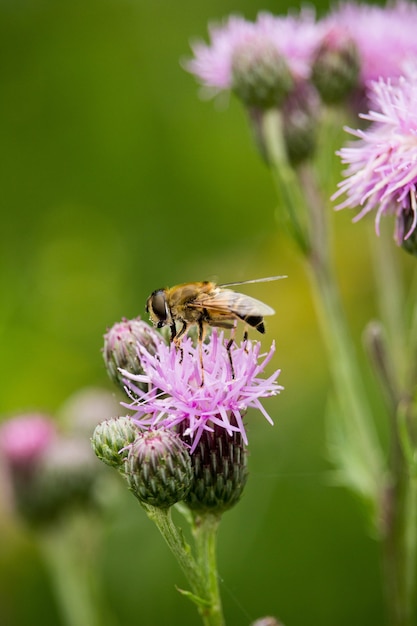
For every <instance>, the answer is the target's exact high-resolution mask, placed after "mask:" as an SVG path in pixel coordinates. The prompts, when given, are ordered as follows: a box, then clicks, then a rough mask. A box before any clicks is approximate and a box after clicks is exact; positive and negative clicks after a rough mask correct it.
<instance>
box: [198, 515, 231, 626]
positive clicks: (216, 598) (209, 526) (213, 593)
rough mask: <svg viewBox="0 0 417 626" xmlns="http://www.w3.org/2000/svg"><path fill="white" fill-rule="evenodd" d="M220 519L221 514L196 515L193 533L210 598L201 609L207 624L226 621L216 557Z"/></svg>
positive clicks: (222, 624) (215, 624) (217, 625)
mask: <svg viewBox="0 0 417 626" xmlns="http://www.w3.org/2000/svg"><path fill="white" fill-rule="evenodd" d="M220 519H221V516H220V515H218V514H211V513H205V514H202V515H196V516H195V517H194V520H195V521H194V527H193V534H194V538H195V544H196V550H197V555H198V556H197V558H198V563H199V564H200V571H201V573H202V575H203V578H204V587H205V589H206V590H207V594H208V598H209V606H208V607H207V608H202V609H201V610H200V614H201V616H202V618H203V623H204V625H205V626H224V623H225V622H224V618H223V610H222V604H221V598H220V590H219V579H218V574H217V557H216V539H217V529H218V527H219V523H220Z"/></svg>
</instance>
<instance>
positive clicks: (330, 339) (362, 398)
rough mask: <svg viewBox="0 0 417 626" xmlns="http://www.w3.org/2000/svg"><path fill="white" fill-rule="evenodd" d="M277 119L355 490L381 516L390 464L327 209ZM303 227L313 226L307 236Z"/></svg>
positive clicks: (270, 148)
mask: <svg viewBox="0 0 417 626" xmlns="http://www.w3.org/2000/svg"><path fill="white" fill-rule="evenodd" d="M276 119H278V120H280V114H279V112H276V111H268V112H267V113H266V114H265V120H264V142H265V146H266V149H267V154H268V158H269V164H270V167H271V168H272V173H273V176H274V180H275V182H276V185H277V188H278V193H279V196H280V199H281V201H285V203H286V204H285V207H282V210H286V211H287V212H288V215H289V218H290V223H291V224H292V225H293V224H296V225H297V227H293V229H292V234H293V238H294V240H295V242H296V243H297V245H298V247H299V249H300V251H301V252H302V253H303V256H304V258H305V260H306V261H307V268H308V275H309V278H310V281H311V285H312V292H313V295H314V300H315V304H316V308H317V312H318V319H319V323H320V325H321V329H322V334H323V338H324V342H325V346H326V348H327V353H328V358H329V365H330V373H331V376H332V380H333V386H334V389H335V393H336V398H337V400H338V408H339V414H340V419H341V420H342V421H343V423H342V425H343V431H344V434H345V437H346V442H345V445H346V446H348V447H349V448H350V451H349V452H350V458H351V459H354V460H355V463H356V467H355V468H354V471H353V474H352V475H353V476H355V480H356V484H354V485H351V486H354V487H355V489H356V490H357V491H359V492H360V493H361V494H362V495H363V496H365V497H366V499H367V500H368V501H370V502H371V503H372V505H373V508H374V511H375V512H376V511H377V510H378V507H379V502H380V495H381V491H382V484H383V479H384V478H385V471H384V460H383V455H382V452H381V449H380V444H379V441H378V438H377V435H376V431H375V426H374V423H373V419H372V413H371V410H370V407H369V404H368V400H367V396H366V392H365V389H364V386H363V383H362V380H361V376H360V372H359V368H358V363H357V359H356V355H355V352H354V349H353V342H352V340H351V338H350V335H349V332H348V329H347V323H346V320H345V317H344V312H343V307H342V304H341V301H340V295H339V290H338V287H337V282H336V279H335V277H334V275H333V272H332V267H331V261H330V255H329V245H328V236H327V224H326V211H325V206H324V205H323V202H322V199H321V194H320V192H319V190H318V189H317V184H316V178H315V176H314V175H313V174H312V172H311V169H310V168H309V166H304V167H303V168H300V169H299V172H298V176H297V174H296V172H295V171H294V170H293V169H292V168H291V166H290V164H289V163H288V160H287V158H286V154H285V149H284V146H283V135H282V132H281V126H280V124H279V122H277V121H276ZM300 224H307V225H308V229H307V231H306V229H305V227H301V226H300ZM300 233H301V234H300Z"/></svg>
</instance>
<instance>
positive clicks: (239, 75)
mask: <svg viewBox="0 0 417 626" xmlns="http://www.w3.org/2000/svg"><path fill="white" fill-rule="evenodd" d="M292 84H293V79H292V76H291V73H290V70H289V68H288V65H287V62H286V60H285V58H284V57H283V55H282V54H280V53H279V51H278V50H277V49H276V47H275V46H274V45H273V44H272V43H271V42H269V41H267V40H266V41H263V40H261V39H257V40H256V41H252V42H250V41H249V42H246V43H245V44H244V45H241V46H239V47H238V48H237V49H236V50H235V52H234V54H233V59H232V90H233V91H234V92H235V94H236V95H237V96H238V98H240V100H242V102H243V103H244V104H245V105H246V106H247V107H249V108H258V109H261V110H266V109H270V108H272V107H277V106H280V105H281V103H282V101H283V99H284V98H285V96H286V95H287V93H288V92H289V91H290V89H291V87H292Z"/></svg>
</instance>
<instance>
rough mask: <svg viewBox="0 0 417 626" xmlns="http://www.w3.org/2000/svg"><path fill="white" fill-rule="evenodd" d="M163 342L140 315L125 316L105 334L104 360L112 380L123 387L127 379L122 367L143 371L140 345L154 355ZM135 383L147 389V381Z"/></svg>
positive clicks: (137, 371) (138, 372)
mask: <svg viewBox="0 0 417 626" xmlns="http://www.w3.org/2000/svg"><path fill="white" fill-rule="evenodd" d="M161 341H162V339H161V336H160V335H159V334H158V333H157V332H156V331H155V330H154V329H153V328H152V327H151V326H149V324H147V323H146V322H144V321H143V320H141V319H140V317H137V318H135V319H132V320H127V319H123V320H122V321H121V322H118V323H116V324H114V325H113V326H112V327H111V328H110V329H109V330H108V332H107V333H106V334H105V335H104V348H103V357H104V362H105V365H106V369H107V372H108V374H109V376H110V378H111V380H112V381H113V382H114V383H116V385H118V387H120V388H121V389H123V390H124V388H125V381H124V376H123V374H122V373H121V372H120V369H123V370H126V371H128V372H129V373H130V374H143V373H144V371H143V368H142V365H141V361H140V355H139V351H138V345H140V346H142V347H143V348H144V349H145V350H147V352H149V353H150V354H151V355H154V354H155V353H156V351H157V346H158V343H160V342H161ZM135 385H137V386H138V387H139V388H140V389H142V390H143V391H145V392H146V391H147V390H148V385H147V384H146V383H141V382H135Z"/></svg>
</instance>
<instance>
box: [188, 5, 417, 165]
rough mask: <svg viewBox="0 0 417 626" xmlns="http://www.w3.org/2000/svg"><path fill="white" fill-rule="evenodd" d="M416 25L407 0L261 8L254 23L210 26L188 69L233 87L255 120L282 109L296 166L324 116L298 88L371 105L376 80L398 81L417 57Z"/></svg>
mask: <svg viewBox="0 0 417 626" xmlns="http://www.w3.org/2000/svg"><path fill="white" fill-rule="evenodd" d="M416 26H417V6H416V5H415V4H414V3H412V2H409V1H407V0H404V1H402V2H397V3H393V4H391V5H387V6H386V7H379V6H367V5H365V4H364V5H362V4H359V3H348V2H347V3H342V4H341V5H339V6H338V7H336V8H335V9H334V10H333V11H331V12H330V13H329V14H328V15H325V16H324V17H322V18H321V19H316V16H315V14H314V12H312V11H311V10H305V9H304V10H302V11H301V12H300V13H299V14H298V15H296V14H294V13H293V12H292V13H289V14H288V15H284V16H282V15H280V16H275V15H272V14H269V13H265V12H263V13H260V14H258V16H257V18H256V19H255V21H253V22H252V21H249V20H245V19H244V18H241V17H236V16H231V17H229V19H227V20H226V21H225V22H224V23H223V24H221V25H218V26H212V27H211V28H210V31H209V32H210V43H209V44H205V43H203V42H201V41H199V42H197V43H195V44H194V45H193V46H192V50H193V54H194V58H192V59H191V60H190V61H189V63H188V64H187V69H188V70H189V71H190V72H191V73H192V74H194V75H195V76H196V77H197V79H198V80H199V81H200V82H201V83H202V84H203V86H204V87H205V88H206V89H209V90H210V91H212V92H214V93H217V92H220V91H223V90H232V91H233V92H234V93H235V94H237V96H238V97H239V98H240V100H241V101H242V103H243V104H244V106H245V107H247V108H248V109H249V111H250V114H251V115H250V117H251V119H252V120H255V121H257V120H258V119H259V118H258V117H257V115H255V113H254V109H255V110H256V112H258V113H259V112H266V111H267V110H269V109H271V108H276V109H279V110H280V111H281V110H282V111H284V110H285V111H286V119H285V120H284V122H283V127H284V128H286V132H285V145H286V148H287V151H288V156H289V160H290V162H291V163H292V164H298V163H300V162H301V161H303V160H305V159H307V158H310V157H311V156H312V154H313V153H314V151H315V144H316V135H317V126H318V121H319V119H320V116H319V115H318V114H317V109H316V105H314V107H311V106H310V105H309V104H308V103H305V102H303V101H302V99H300V98H299V97H294V92H299V93H300V91H302V92H305V93H307V92H308V91H311V90H313V89H314V90H316V91H317V93H316V96H317V100H318V102H319V103H322V104H323V105H325V106H331V105H337V106H340V105H343V106H345V107H349V108H352V107H353V103H355V105H356V106H357V103H359V102H360V103H362V105H363V104H364V103H367V99H368V96H369V95H370V94H369V85H370V84H371V81H374V80H377V79H380V78H384V79H386V78H388V77H390V78H391V79H392V80H396V79H398V78H399V77H400V76H401V75H402V73H403V71H404V68H405V66H406V64H407V63H409V62H412V61H413V60H414V59H415V58H416V57H417V38H416V37H415V31H416ZM370 33H372V37H370ZM307 86H308V89H307ZM355 112H356V111H355ZM255 131H257V134H258V135H259V126H258V127H256V128H255ZM259 145H260V146H261V148H262V147H263V145H264V143H263V141H262V140H260V141H259Z"/></svg>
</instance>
